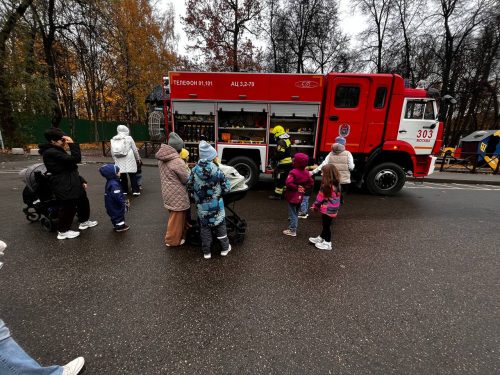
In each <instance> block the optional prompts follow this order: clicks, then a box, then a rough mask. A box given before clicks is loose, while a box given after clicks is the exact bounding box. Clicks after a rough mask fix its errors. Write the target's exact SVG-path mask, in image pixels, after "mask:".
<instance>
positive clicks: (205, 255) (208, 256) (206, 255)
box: [203, 253, 212, 259]
mask: <svg viewBox="0 0 500 375" xmlns="http://www.w3.org/2000/svg"><path fill="white" fill-rule="evenodd" d="M203 258H205V259H210V258H212V254H210V253H208V254H203Z"/></svg>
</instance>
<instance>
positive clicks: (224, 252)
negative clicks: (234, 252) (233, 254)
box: [220, 244, 231, 257]
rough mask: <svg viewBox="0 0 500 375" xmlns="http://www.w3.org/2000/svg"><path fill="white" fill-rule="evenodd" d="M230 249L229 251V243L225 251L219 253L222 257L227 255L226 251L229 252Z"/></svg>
mask: <svg viewBox="0 0 500 375" xmlns="http://www.w3.org/2000/svg"><path fill="white" fill-rule="evenodd" d="M230 251H231V244H229V247H228V248H227V250H226V251H221V252H220V255H222V256H223V257H225V256H226V255H227V253H229V252H230Z"/></svg>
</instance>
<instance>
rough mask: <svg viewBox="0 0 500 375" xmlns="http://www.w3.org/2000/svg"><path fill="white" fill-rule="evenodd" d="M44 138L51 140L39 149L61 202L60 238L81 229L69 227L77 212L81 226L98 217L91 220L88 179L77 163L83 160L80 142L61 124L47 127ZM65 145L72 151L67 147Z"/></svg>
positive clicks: (55, 192)
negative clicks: (66, 148)
mask: <svg viewBox="0 0 500 375" xmlns="http://www.w3.org/2000/svg"><path fill="white" fill-rule="evenodd" d="M45 138H46V139H47V141H48V143H45V144H42V145H40V146H39V153H40V155H42V157H43V163H44V164H45V167H46V168H47V177H48V179H49V186H50V189H51V191H52V193H53V194H54V196H55V198H56V199H57V201H58V202H59V204H60V208H59V215H58V218H59V221H58V232H59V233H58V234H57V238H58V239H60V240H64V239H67V238H75V237H78V236H79V235H80V232H78V231H72V230H70V228H71V224H72V223H73V219H74V217H75V214H76V213H78V220H79V222H80V225H79V227H78V228H79V229H80V230H84V229H87V228H90V227H94V226H96V225H97V221H93V220H89V217H90V204H89V200H88V198H87V193H86V191H85V190H86V188H87V182H86V181H85V180H84V179H83V178H82V177H81V176H80V174H79V173H78V163H80V162H81V160H82V155H81V152H80V146H79V145H78V143H74V142H73V140H72V139H71V138H70V137H68V136H67V135H65V134H64V133H63V131H62V130H61V129H58V128H50V129H48V130H46V131H45ZM66 145H67V146H68V147H69V150H70V154H68V153H67V152H66V150H65V146H66Z"/></svg>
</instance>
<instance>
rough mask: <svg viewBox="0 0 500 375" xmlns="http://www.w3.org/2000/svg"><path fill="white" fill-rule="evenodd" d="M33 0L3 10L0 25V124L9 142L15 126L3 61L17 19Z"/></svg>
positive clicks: (25, 0)
mask: <svg viewBox="0 0 500 375" xmlns="http://www.w3.org/2000/svg"><path fill="white" fill-rule="evenodd" d="M32 2H33V0H23V1H21V2H20V3H19V4H18V5H17V6H14V7H12V8H10V9H6V10H5V15H4V19H2V23H1V24H0V124H1V126H2V130H3V133H4V137H5V138H6V139H7V141H8V142H10V141H11V139H12V137H13V136H14V132H15V130H16V124H15V121H14V117H13V115H12V103H11V101H10V98H9V95H8V93H7V87H8V83H7V81H6V78H5V73H6V72H5V60H6V53H7V41H8V40H9V37H10V35H11V34H12V32H13V30H14V28H15V27H16V24H17V22H18V21H19V19H20V18H21V17H22V16H23V15H24V13H25V12H26V10H27V9H28V7H29V6H30V5H31V3H32Z"/></svg>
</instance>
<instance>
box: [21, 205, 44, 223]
mask: <svg viewBox="0 0 500 375" xmlns="http://www.w3.org/2000/svg"><path fill="white" fill-rule="evenodd" d="M23 211H24V214H25V215H26V219H28V221H30V222H32V223H34V222H36V221H38V220H40V214H39V213H38V212H37V211H36V209H35V208H34V207H26V208H25V209H23Z"/></svg>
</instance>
